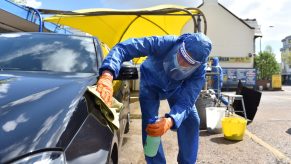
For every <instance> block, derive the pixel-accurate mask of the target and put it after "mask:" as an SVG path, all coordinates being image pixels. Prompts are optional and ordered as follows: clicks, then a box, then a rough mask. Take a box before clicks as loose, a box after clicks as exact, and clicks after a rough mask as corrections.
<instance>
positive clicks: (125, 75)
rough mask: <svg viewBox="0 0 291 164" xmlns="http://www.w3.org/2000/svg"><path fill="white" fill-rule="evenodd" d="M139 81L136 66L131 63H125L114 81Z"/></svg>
mask: <svg viewBox="0 0 291 164" xmlns="http://www.w3.org/2000/svg"><path fill="white" fill-rule="evenodd" d="M136 79H138V70H137V68H136V66H134V65H132V64H131V63H129V62H124V63H123V64H122V65H121V68H120V70H119V74H118V77H117V78H115V79H114V80H136Z"/></svg>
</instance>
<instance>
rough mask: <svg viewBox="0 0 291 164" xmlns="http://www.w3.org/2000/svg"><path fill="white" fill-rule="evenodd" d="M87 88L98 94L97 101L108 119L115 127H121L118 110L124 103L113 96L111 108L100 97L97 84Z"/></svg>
mask: <svg viewBox="0 0 291 164" xmlns="http://www.w3.org/2000/svg"><path fill="white" fill-rule="evenodd" d="M87 89H88V91H89V92H90V93H92V94H93V95H95V96H96V101H95V102H96V104H97V105H98V106H99V107H100V110H101V113H102V114H103V115H104V117H105V118H106V120H107V121H108V122H109V123H110V124H111V125H113V127H114V128H115V129H119V113H117V112H120V110H121V109H122V108H124V106H123V104H122V103H120V102H118V101H117V100H116V99H115V98H114V97H113V98H112V105H111V108H109V107H108V106H107V105H106V104H105V103H104V101H103V100H102V98H101V97H100V94H99V92H97V91H96V86H88V87H87Z"/></svg>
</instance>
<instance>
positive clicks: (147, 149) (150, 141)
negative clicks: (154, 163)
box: [144, 117, 161, 157]
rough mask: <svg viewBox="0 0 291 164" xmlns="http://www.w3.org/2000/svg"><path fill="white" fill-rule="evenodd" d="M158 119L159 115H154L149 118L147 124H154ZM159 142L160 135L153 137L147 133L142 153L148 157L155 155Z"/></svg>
mask: <svg viewBox="0 0 291 164" xmlns="http://www.w3.org/2000/svg"><path fill="white" fill-rule="evenodd" d="M158 121H160V120H159V117H155V118H152V119H149V124H154V123H156V122H158ZM160 143H161V137H160V136H159V137H153V136H149V135H147V138H146V142H145V145H144V154H145V155H146V156H148V157H154V156H156V155H157V152H158V149H159V146H160Z"/></svg>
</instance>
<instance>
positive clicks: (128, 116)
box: [124, 113, 130, 134]
mask: <svg viewBox="0 0 291 164" xmlns="http://www.w3.org/2000/svg"><path fill="white" fill-rule="evenodd" d="M129 125H130V113H127V120H126V125H125V128H124V134H127V133H128V132H129Z"/></svg>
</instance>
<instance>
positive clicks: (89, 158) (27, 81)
mask: <svg viewBox="0 0 291 164" xmlns="http://www.w3.org/2000/svg"><path fill="white" fill-rule="evenodd" d="M100 46H101V44H100V42H99V41H98V39H97V38H95V37H88V36H74V35H62V34H53V33H7V34H0V127H1V129H0V163H118V152H119V151H120V148H121V142H122V134H123V133H124V132H125V131H128V125H129V124H128V123H129V96H130V89H129V81H128V80H130V79H136V78H137V70H136V68H135V67H133V66H131V65H124V66H123V67H122V68H121V70H120V73H119V77H118V78H117V80H119V81H118V82H116V84H118V85H117V86H115V87H114V88H115V92H114V97H115V98H116V99H117V100H119V101H120V102H122V103H123V105H124V106H125V108H124V109H123V110H121V111H120V115H119V121H120V128H119V130H115V129H113V128H111V127H112V126H110V125H109V122H108V121H107V120H106V119H105V117H104V116H103V114H102V113H101V110H100V107H99V106H98V105H96V103H95V99H94V97H93V96H92V94H89V93H88V92H87V90H86V89H87V86H91V85H95V84H96V81H97V78H98V75H99V73H98V68H99V67H100V65H101V62H102V56H103V54H102V48H101V47H100Z"/></svg>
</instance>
